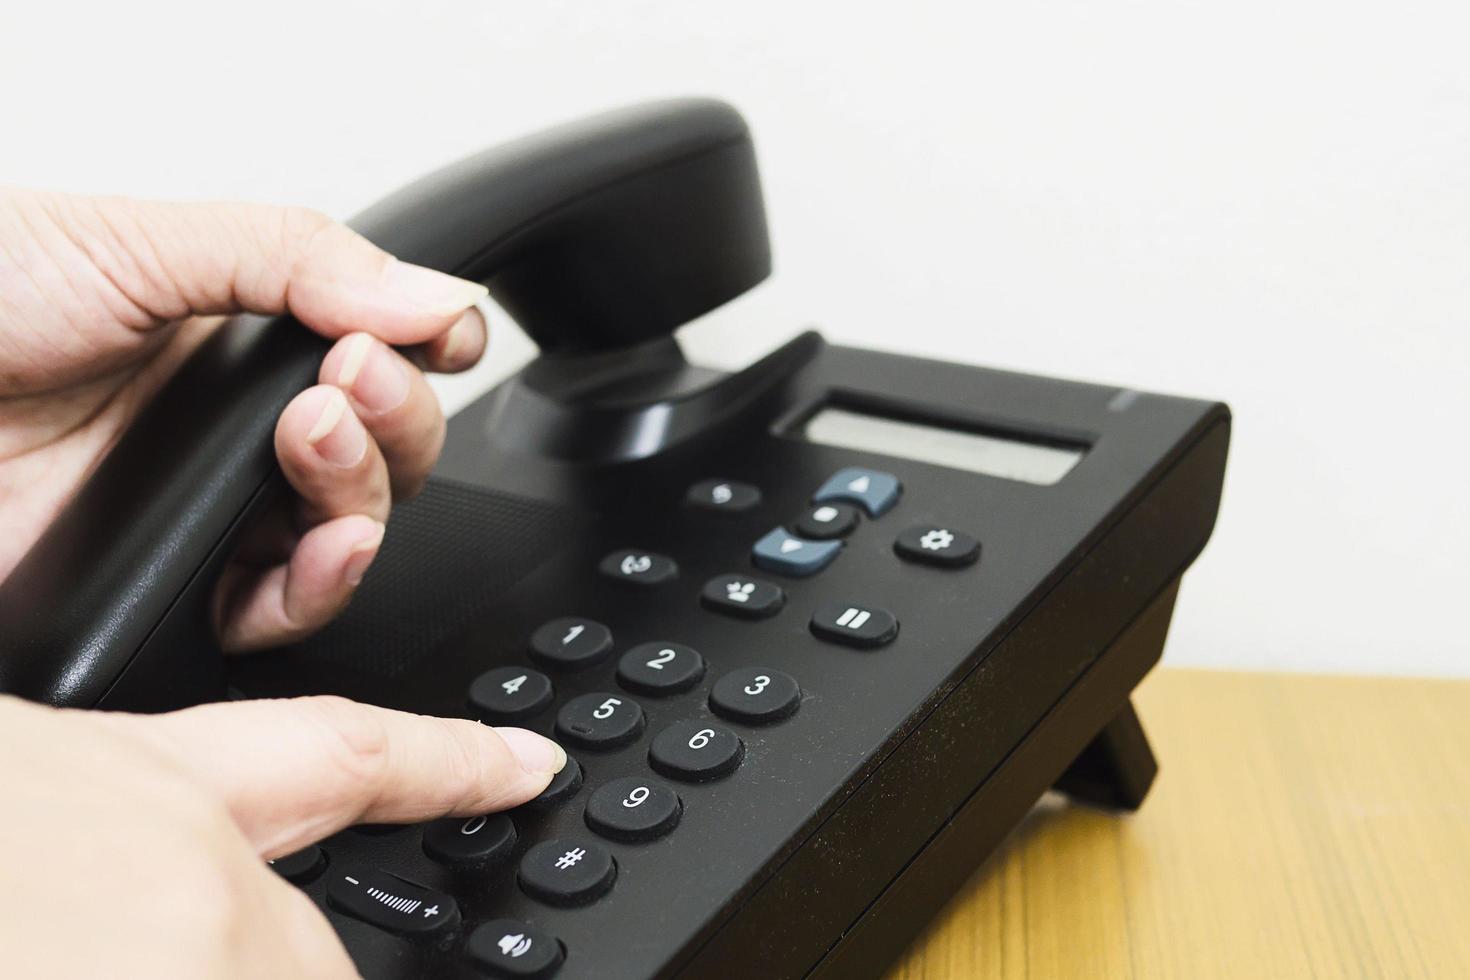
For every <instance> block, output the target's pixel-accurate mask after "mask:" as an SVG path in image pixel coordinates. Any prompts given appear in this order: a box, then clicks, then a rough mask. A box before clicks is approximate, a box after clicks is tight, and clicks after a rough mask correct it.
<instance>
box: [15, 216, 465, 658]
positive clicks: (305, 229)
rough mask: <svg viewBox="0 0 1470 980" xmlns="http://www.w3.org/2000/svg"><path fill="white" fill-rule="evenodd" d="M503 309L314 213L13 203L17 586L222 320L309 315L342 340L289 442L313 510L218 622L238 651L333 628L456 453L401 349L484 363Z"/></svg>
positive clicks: (452, 363) (285, 429)
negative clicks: (397, 505)
mask: <svg viewBox="0 0 1470 980" xmlns="http://www.w3.org/2000/svg"><path fill="white" fill-rule="evenodd" d="M484 296H485V289H484V287H483V286H480V285H478V284H476V283H471V282H466V281H464V280H461V279H456V278H453V277H452V276H447V275H443V274H442V273H439V272H434V271H432V270H429V269H425V268H421V267H419V266H414V265H409V264H407V263H402V262H398V261H396V260H395V259H394V258H392V257H391V256H389V255H387V254H386V253H384V252H383V251H381V250H380V249H378V248H376V247H375V246H373V245H372V244H370V243H369V242H367V241H366V240H365V239H363V238H362V237H360V236H358V235H356V234H355V233H353V232H352V231H350V230H348V229H347V228H346V227H345V226H343V225H341V224H338V223H337V222H334V221H332V220H330V219H328V218H326V217H324V216H323V215H320V214H317V213H315V212H313V211H307V210H303V209H299V208H277V207H265V206H259V205H240V204H198V205H194V204H157V203H145V202H140V201H132V200H126V199H120V198H89V197H74V196H67V195H61V194H45V193H35V192H28V191H21V190H14V189H4V188H0V532H3V533H0V578H3V577H4V576H5V575H6V574H8V572H9V571H10V569H11V568H12V567H14V565H15V563H16V562H17V561H18V560H19V559H20V557H21V556H22V555H23V554H24V553H25V551H26V550H27V549H28V548H29V547H30V546H31V544H32V543H33V542H34V541H35V539H36V538H37V537H38V536H39V535H40V533H41V531H42V530H43V529H44V528H45V526H46V525H47V524H48V523H50V521H51V520H52V518H54V517H55V516H56V514H57V512H58V511H59V510H60V508H61V507H62V505H63V504H64V503H65V502H66V500H67V499H68V498H69V497H70V496H71V495H72V493H73V491H75V489H76V488H77V486H78V484H79V483H80V482H81V481H82V480H83V479H84V478H85V477H86V476H87V474H88V473H89V472H90V471H91V469H92V467H93V466H94V465H95V464H96V463H97V461H98V460H99V459H100V457H101V456H102V455H103V454H104V453H105V452H106V451H107V449H108V448H109V447H110V446H111V445H112V443H113V442H114V440H115V439H116V438H117V436H118V434H119V433H120V432H121V431H122V430H123V428H125V427H126V426H127V424H128V422H129V421H130V420H131V419H132V418H133V416H134V415H135V414H136V413H137V411H138V409H139V408H140V407H141V406H142V405H143V404H144V403H145V402H146V401H147V400H148V399H149V398H150V397H151V396H152V395H153V393H154V392H155V391H156V390H157V389H158V387H159V386H160V385H161V384H162V383H163V382H164V381H165V380H166V379H167V378H168V376H169V375H170V374H172V373H173V371H174V370H175V369H176V368H177V367H178V366H179V364H180V362H181V361H182V360H183V359H184V358H185V357H186V356H187V355H188V354H189V353H190V351H192V350H193V349H194V348H195V347H196V346H197V345H198V344H199V342H200V341H201V340H203V338H204V337H205V336H206V335H207V334H208V333H209V332H210V331H211V330H213V329H214V328H215V326H217V324H218V322H219V321H218V318H217V315H218V314H227V313H234V312H238V311H248V312H253V313H267V314H274V313H284V312H289V313H291V314H293V315H294V316H295V317H296V318H297V319H298V320H300V321H301V322H302V323H303V324H305V325H306V326H307V327H310V328H311V329H313V330H315V331H317V332H318V333H320V334H322V335H323V336H325V337H328V338H331V339H333V340H336V341H337V343H336V344H335V346H333V348H332V350H331V353H330V354H328V356H327V358H326V361H325V362H324V363H323V365H322V369H321V373H320V376H319V378H318V380H319V382H320V383H319V384H318V385H317V386H316V387H313V388H311V389H309V390H307V391H305V392H302V393H301V395H299V396H298V397H297V398H296V399H295V400H294V401H292V402H291V404H290V405H289V406H287V408H286V410H285V411H284V412H283V413H282V414H281V417H280V419H279V422H278V424H277V427H276V455H277V457H278V458H279V459H280V463H281V468H282V470H284V471H285V474H286V478H287V479H288V480H289V481H290V483H291V485H292V486H293V487H294V488H295V490H296V492H297V494H298V495H299V498H298V499H297V500H295V501H292V502H291V503H290V504H289V505H283V506H282V507H281V508H279V510H278V511H277V512H276V513H274V514H273V515H271V517H270V518H269V519H267V520H266V521H264V522H262V525H261V526H260V527H257V528H256V529H255V530H254V531H253V532H252V534H251V535H250V537H249V538H248V540H247V541H246V542H245V543H244V544H243V545H242V548H241V550H240V553H239V555H238V557H237V559H236V561H235V563H234V564H233V565H232V566H231V567H230V568H229V569H228V570H227V571H226V573H225V575H224V576H223V579H222V581H221V586H220V590H219V593H218V595H217V596H216V621H217V627H218V631H219V635H220V639H221V642H222V644H223V645H224V647H225V648H226V649H227V650H231V651H240V650H249V649H254V648H259V647H265V646H274V645H279V644H282V643H286V642H289V641H291V640H294V639H297V638H299V637H301V636H304V635H305V634H307V633H309V632H311V631H313V630H315V629H317V628H319V627H321V626H322V625H324V624H325V623H326V622H327V621H328V620H329V619H331V617H332V616H333V615H335V614H336V613H337V612H338V611H339V610H340V609H341V608H342V607H343V606H345V605H346V603H347V601H348V599H349V598H351V595H352V591H353V589H354V588H355V586H356V585H357V583H358V582H359V581H360V580H361V579H362V576H363V573H364V572H365V571H366V569H367V566H368V564H369V563H370V562H371V561H372V559H373V557H374V555H375V554H376V553H377V549H378V545H379V543H380V542H381V541H382V537H383V521H384V520H385V519H386V518H387V516H388V508H389V506H390V504H391V503H392V502H393V500H395V499H399V498H401V497H404V496H407V495H411V494H413V493H415V492H416V491H417V490H418V488H419V487H420V486H421V485H422V483H423V481H424V479H425V477H426V476H427V474H428V472H429V470H430V468H431V467H432V466H433V464H434V461H435V460H436V459H437V457H438V454H439V449H440V447H441V445H442V443H443V439H444V417H443V414H442V413H441V411H440V409H439V405H438V402H437V401H436V400H435V398H434V395H433V393H432V392H431V391H430V390H429V387H428V385H427V384H426V382H425V380H424V376H423V375H422V373H420V371H419V370H418V368H417V367H415V366H414V365H413V364H411V363H410V362H409V361H408V360H407V359H406V358H404V357H403V356H402V355H400V354H399V353H397V352H396V351H394V350H392V349H391V348H390V347H389V346H387V345H388V344H393V345H398V346H404V345H408V346H411V347H412V348H413V350H414V352H415V355H416V358H417V359H418V360H419V361H421V362H422V363H423V364H424V365H425V366H426V367H428V368H429V369H430V370H434V371H459V370H463V369H465V368H467V367H470V366H471V365H473V364H474V363H475V362H476V361H477V360H478V359H479V358H480V355H481V354H482V353H483V352H484V349H485V345H486V331H485V323H484V320H483V319H482V318H481V317H480V315H479V313H478V312H476V311H475V310H474V309H473V306H474V304H475V303H476V302H478V301H479V300H480V299H482V298H483V297H484ZM201 317H210V318H208V319H201Z"/></svg>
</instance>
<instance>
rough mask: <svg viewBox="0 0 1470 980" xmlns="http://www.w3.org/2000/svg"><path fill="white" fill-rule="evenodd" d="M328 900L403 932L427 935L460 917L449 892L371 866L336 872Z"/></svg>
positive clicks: (352, 913)
mask: <svg viewBox="0 0 1470 980" xmlns="http://www.w3.org/2000/svg"><path fill="white" fill-rule="evenodd" d="M327 901H328V902H329V903H331V905H332V907H333V908H336V909H338V910H339V911H342V912H346V913H347V914H348V915H350V916H352V917H353V918H356V919H361V920H362V921H364V922H366V923H368V924H369V925H374V926H377V927H378V928H379V929H386V930H388V931H389V932H396V933H400V934H402V935H418V936H426V935H429V934H430V933H435V932H438V931H440V930H441V929H444V928H446V927H448V926H451V925H453V924H454V923H456V922H458V921H459V906H458V905H456V904H455V902H454V899H453V898H452V897H450V896H449V895H446V894H444V893H443V892H436V891H433V890H432V889H428V888H424V887H423V886H421V885H415V884H414V883H413V882H411V881H404V880H403V879H402V878H399V877H396V876H394V875H390V874H388V873H387V872H385V871H377V870H373V869H369V868H343V869H341V870H339V871H337V872H335V873H334V874H332V875H331V876H330V877H329V878H328V879H327Z"/></svg>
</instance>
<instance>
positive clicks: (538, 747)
mask: <svg viewBox="0 0 1470 980" xmlns="http://www.w3.org/2000/svg"><path fill="white" fill-rule="evenodd" d="M495 732H496V734H498V735H499V736H500V737H501V739H502V740H503V741H504V742H505V744H506V745H507V746H509V747H510V751H511V754H513V755H514V756H515V757H516V760H517V761H518V762H520V764H521V768H522V769H524V770H526V771H527V772H530V773H536V774H538V775H540V774H544V773H548V772H549V773H553V774H555V773H558V772H561V771H562V768H563V767H565V766H566V764H567V754H566V751H565V750H563V749H562V747H561V746H560V745H557V744H556V743H555V742H553V741H552V740H551V739H549V738H544V737H543V736H540V735H537V734H536V733H535V732H528V731H526V730H525V729H524V728H497V729H495Z"/></svg>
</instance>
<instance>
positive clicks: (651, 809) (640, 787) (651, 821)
mask: <svg viewBox="0 0 1470 980" xmlns="http://www.w3.org/2000/svg"><path fill="white" fill-rule="evenodd" d="M683 809H684V804H683V803H682V802H680V800H679V794H678V793H675V792H674V791H673V790H672V789H670V788H669V787H667V786H665V785H664V784H663V783H661V782H659V781H658V780H656V779H647V778H645V777H642V776H625V777H623V778H622V779H614V780H613V781H612V782H610V783H606V784H604V785H603V786H601V787H599V788H598V790H597V791H596V792H594V793H593V794H592V795H591V796H590V797H588V799H587V810H586V812H585V813H584V814H583V817H584V819H585V820H586V821H587V826H588V827H591V828H592V830H593V831H595V832H596V833H598V834H601V835H602V836H603V837H611V838H613V839H614V840H626V841H645V840H653V839H655V838H658V837H662V836H664V835H665V834H667V833H669V832H670V831H671V830H673V829H674V827H675V825H677V824H678V822H679V815H680V814H681V813H682V812H683Z"/></svg>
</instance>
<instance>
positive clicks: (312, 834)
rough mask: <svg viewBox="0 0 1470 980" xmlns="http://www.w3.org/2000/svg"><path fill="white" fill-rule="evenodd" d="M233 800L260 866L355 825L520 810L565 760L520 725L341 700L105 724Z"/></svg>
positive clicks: (228, 706) (240, 705)
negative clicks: (149, 746)
mask: <svg viewBox="0 0 1470 980" xmlns="http://www.w3.org/2000/svg"><path fill="white" fill-rule="evenodd" d="M101 717H104V718H106V719H108V723H109V724H114V725H120V726H122V727H124V728H126V729H128V730H130V731H131V732H132V733H133V734H135V735H137V736H141V737H142V738H144V739H145V740H147V741H149V742H151V743H153V745H154V746H155V747H156V748H158V749H160V750H161V751H162V752H164V753H165V754H166V755H168V756H170V757H171V758H172V759H173V760H174V761H175V762H177V763H179V764H181V765H182V766H183V767H184V768H185V769H186V770H187V771H188V772H189V774H190V776H191V777H192V778H193V779H194V781H195V782H196V783H197V784H198V785H201V786H205V787H208V788H210V789H212V790H213V791H214V793H215V795H216V796H217V797H218V798H220V799H221V800H223V801H224V803H225V805H226V806H227V807H228V809H229V811H230V814H231V816H232V817H233V819H234V820H235V822H236V824H238V825H239V827H240V829H241V831H242V832H243V833H244V834H245V836H246V837H247V838H248V839H249V840H250V842H251V843H252V844H253V845H254V846H255V848H256V850H257V851H258V852H259V853H260V854H261V855H262V856H263V857H277V856H279V855H281V854H288V853H290V852H292V851H295V850H298V849H300V848H302V847H305V846H306V845H307V844H310V843H312V842H314V841H318V840H321V839H322V838H323V837H326V836H328V835H330V834H332V833H335V832H336V831H338V830H341V829H342V828H343V827H347V826H350V825H352V824H355V823H412V822H417V821H421V820H429V819H433V818H436V817H442V816H470V815H474V814H480V813H488V812H491V811H494V810H503V809H507V808H509V807H513V806H518V805H519V804H521V803H524V802H525V801H527V800H529V799H531V798H532V797H534V796H536V795H537V794H538V793H540V792H541V791H542V790H543V789H545V788H546V786H547V784H548V783H549V782H550V781H551V777H552V776H553V775H554V774H555V773H557V772H559V771H561V768H562V767H563V766H564V765H566V760H567V756H566V753H565V752H564V751H562V749H561V747H560V746H558V745H557V744H556V743H555V742H552V741H551V740H549V739H546V738H543V737H542V736H540V735H537V734H535V733H533V732H529V731H526V730H525V729H520V728H501V729H495V728H489V727H487V726H485V725H481V724H478V723H477V722H473V721H465V720H463V719H449V718H431V717H426V716H422V715H413V714H409V713H407V712H402V711H390V710H388V709H386V708H376V707H371V706H369V705H363V704H356V703H354V702H352V701H348V700H346V699H344V698H338V697H310V698H297V699H293V700H280V701H239V702H231V703H224V704H210V705H203V706H200V707H197V708H188V709H186V710H183V711H176V712H172V713H169V714H164V715H122V714H117V715H104V716H101Z"/></svg>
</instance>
